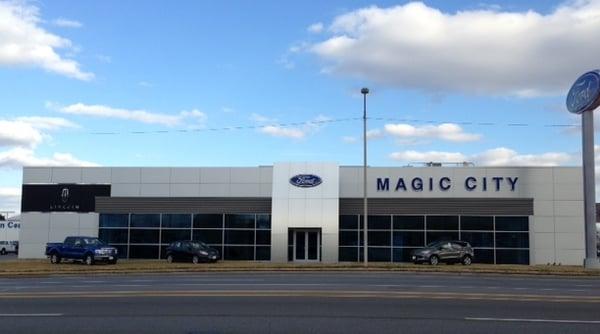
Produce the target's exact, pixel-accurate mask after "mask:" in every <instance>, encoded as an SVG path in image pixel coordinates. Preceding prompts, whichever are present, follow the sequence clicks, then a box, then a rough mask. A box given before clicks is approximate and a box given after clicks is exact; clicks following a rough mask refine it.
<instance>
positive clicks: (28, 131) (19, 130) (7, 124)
mask: <svg viewBox="0 0 600 334" xmlns="http://www.w3.org/2000/svg"><path fill="white" fill-rule="evenodd" d="M0 129H2V131H0V146H21V147H34V146H36V145H38V144H39V143H41V142H42V140H43V136H42V133H41V132H40V131H39V130H38V129H36V128H34V127H33V126H31V124H28V123H25V122H18V121H17V122H15V121H4V120H0Z"/></svg>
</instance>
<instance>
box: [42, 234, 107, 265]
mask: <svg viewBox="0 0 600 334" xmlns="http://www.w3.org/2000/svg"><path fill="white" fill-rule="evenodd" d="M117 255H118V254H117V249H116V248H114V247H110V246H108V245H107V244H105V243H104V242H102V241H101V240H100V239H98V238H95V237H66V238H65V241H64V242H63V243H48V244H46V256H47V257H49V258H50V262H51V263H54V264H59V263H60V262H61V261H62V260H76V261H83V263H85V264H87V265H90V266H91V265H92V264H94V263H95V262H99V261H101V262H107V263H110V264H116V263H117Z"/></svg>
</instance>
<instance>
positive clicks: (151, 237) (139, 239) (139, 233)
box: [129, 230, 159, 256]
mask: <svg viewBox="0 0 600 334" xmlns="http://www.w3.org/2000/svg"><path fill="white" fill-rule="evenodd" d="M158 233H159V230H131V232H130V236H129V240H130V242H131V243H132V244H157V243H158ZM156 254H158V253H156ZM157 256H158V255H157Z"/></svg>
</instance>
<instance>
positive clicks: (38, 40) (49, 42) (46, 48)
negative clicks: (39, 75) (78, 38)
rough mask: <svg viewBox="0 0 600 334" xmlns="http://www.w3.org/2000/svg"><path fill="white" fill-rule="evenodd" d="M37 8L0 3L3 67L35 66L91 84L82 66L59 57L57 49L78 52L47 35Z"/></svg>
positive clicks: (1, 62) (57, 38)
mask: <svg viewBox="0 0 600 334" xmlns="http://www.w3.org/2000/svg"><path fill="white" fill-rule="evenodd" d="M40 22H41V19H40V16H39V10H38V8H37V7H35V6H33V5H30V4H28V3H27V2H22V1H19V2H16V1H6V2H0V65H3V66H33V67H39V68H42V69H44V70H46V71H49V72H54V73H58V74H60V75H64V76H67V77H70V78H75V79H79V80H86V81H87V80H91V79H93V78H94V74H93V73H90V72H84V71H82V70H81V69H80V65H79V63H77V62H76V61H74V60H72V59H67V58H64V57H62V56H61V55H60V54H58V52H57V50H58V49H67V50H75V48H74V47H73V45H72V43H71V41H70V40H68V39H66V38H63V37H60V36H58V35H54V34H52V33H50V32H47V31H46V30H44V29H43V28H42V27H40V26H39V23H40Z"/></svg>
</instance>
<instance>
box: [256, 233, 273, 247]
mask: <svg viewBox="0 0 600 334" xmlns="http://www.w3.org/2000/svg"><path fill="white" fill-rule="evenodd" d="M256 244H257V245H270V244H271V231H260V230H259V231H256Z"/></svg>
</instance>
